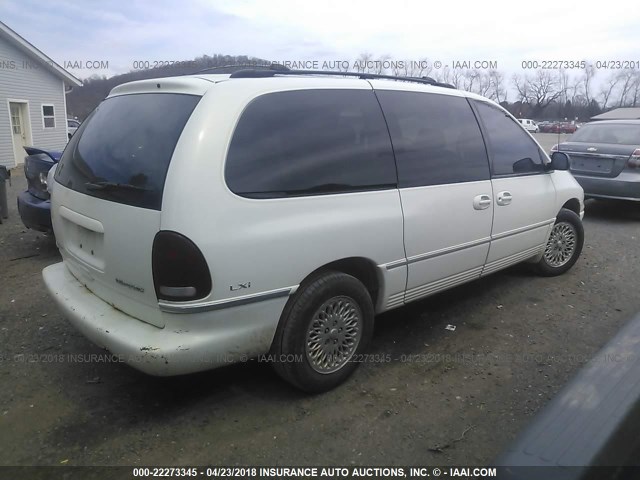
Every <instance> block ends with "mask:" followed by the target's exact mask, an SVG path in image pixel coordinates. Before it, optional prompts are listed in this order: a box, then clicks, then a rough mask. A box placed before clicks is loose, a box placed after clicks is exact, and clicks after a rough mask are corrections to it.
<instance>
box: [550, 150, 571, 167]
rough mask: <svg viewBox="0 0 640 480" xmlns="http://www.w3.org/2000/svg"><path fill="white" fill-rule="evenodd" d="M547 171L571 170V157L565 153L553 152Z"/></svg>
mask: <svg viewBox="0 0 640 480" xmlns="http://www.w3.org/2000/svg"><path fill="white" fill-rule="evenodd" d="M547 167H548V168H547V170H569V155H567V154H566V153H564V152H553V154H552V155H551V163H550V164H549V165H548V166H547Z"/></svg>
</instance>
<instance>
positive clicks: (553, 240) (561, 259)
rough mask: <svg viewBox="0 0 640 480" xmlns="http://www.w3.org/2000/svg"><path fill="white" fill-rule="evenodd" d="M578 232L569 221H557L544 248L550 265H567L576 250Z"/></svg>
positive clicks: (556, 266) (555, 266) (546, 259)
mask: <svg viewBox="0 0 640 480" xmlns="http://www.w3.org/2000/svg"><path fill="white" fill-rule="evenodd" d="M577 241H578V232H577V230H576V227H574V226H573V225H572V224H570V223H569V222H560V223H556V224H555V225H554V226H553V229H552V230H551V235H550V236H549V241H548V242H547V246H546V247H545V249H544V259H545V261H546V262H547V264H548V265H549V266H550V267H554V268H558V267H562V266H563V265H565V264H566V263H567V262H568V261H569V260H571V258H572V257H573V254H574V253H575V251H576V243H577Z"/></svg>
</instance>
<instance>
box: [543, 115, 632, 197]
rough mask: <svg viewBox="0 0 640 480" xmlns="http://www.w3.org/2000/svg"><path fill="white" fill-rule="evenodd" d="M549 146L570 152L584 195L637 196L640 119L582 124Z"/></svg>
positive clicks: (554, 149) (572, 164)
mask: <svg viewBox="0 0 640 480" xmlns="http://www.w3.org/2000/svg"><path fill="white" fill-rule="evenodd" d="M551 150H552V152H555V151H560V152H565V153H567V154H568V155H569V157H570V164H571V172H572V173H573V176H574V177H575V179H576V180H577V181H578V183H580V185H582V188H583V189H584V193H585V196H589V197H599V198H614V199H620V200H633V201H639V200H640V120H602V121H597V122H591V123H588V124H585V125H583V126H582V128H580V130H578V131H577V132H576V133H575V134H574V135H572V136H571V137H570V138H569V141H567V142H563V143H561V144H559V145H555V146H554V147H553V148H552V149H551Z"/></svg>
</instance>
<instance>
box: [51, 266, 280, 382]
mask: <svg viewBox="0 0 640 480" xmlns="http://www.w3.org/2000/svg"><path fill="white" fill-rule="evenodd" d="M42 276H43V278H44V282H45V284H46V286H47V289H48V290H49V293H50V295H51V296H52V297H53V299H54V300H55V302H56V304H57V305H58V307H59V308H60V309H61V311H62V313H63V315H64V316H65V317H66V318H67V319H68V320H69V321H70V322H71V324H73V325H74V326H75V327H76V328H78V330H80V331H81V332H82V333H83V334H84V335H85V336H86V337H88V338H89V339H90V340H91V341H92V342H94V343H95V344H96V345H98V346H100V347H103V348H106V349H108V350H109V351H110V352H112V353H113V354H114V355H116V356H118V357H119V360H121V361H123V362H124V363H127V364H129V365H130V366H132V367H134V368H136V369H138V370H141V371H143V372H145V373H148V374H150V375H157V376H171V375H181V374H186V373H192V372H198V371H202V370H209V369H212V368H216V367H221V366H224V365H229V364H232V363H237V362H244V361H247V360H249V359H250V358H254V357H256V356H258V355H262V354H265V353H267V352H268V351H269V349H270V347H271V343H272V341H273V337H274V335H275V331H276V328H277V325H278V321H279V319H280V315H281V313H282V310H283V309H284V306H285V304H286V302H287V299H288V297H280V298H274V299H269V300H265V301H263V302H259V303H252V304H248V305H242V306H237V307H233V308H227V309H222V310H216V311H212V312H201V313H191V314H171V313H163V315H166V323H165V327H164V328H158V327H154V326H153V325H150V324H148V323H145V322H142V321H140V320H138V319H135V318H133V317H130V316H129V315H127V314H126V313H124V312H122V311H120V310H117V309H115V308H114V307H112V306H111V305H109V304H108V303H106V302H104V301H103V300H101V299H100V298H98V297H97V296H96V295H94V294H93V293H91V291H89V290H88V289H87V288H86V287H85V286H84V285H82V284H81V283H80V282H78V280H77V279H76V278H75V277H74V276H73V275H72V274H71V272H70V271H69V269H67V267H66V266H65V265H64V262H60V263H57V264H54V265H50V266H48V267H46V268H45V269H44V270H43V271H42Z"/></svg>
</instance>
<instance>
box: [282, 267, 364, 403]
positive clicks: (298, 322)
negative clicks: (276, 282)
mask: <svg viewBox="0 0 640 480" xmlns="http://www.w3.org/2000/svg"><path fill="white" fill-rule="evenodd" d="M373 317H374V310H373V303H372V301H371V296H370V295H369V292H368V291H367V289H366V288H365V286H364V285H363V284H362V283H361V282H360V281H359V280H357V279H356V278H355V277H352V276H351V275H347V274H345V273H341V272H327V273H324V274H322V275H320V276H318V277H315V278H314V279H312V280H311V281H310V282H308V283H307V284H306V285H303V286H302V287H301V289H300V291H299V292H298V293H297V294H296V296H295V298H293V299H292V303H291V305H289V306H288V307H287V309H285V312H284V314H283V319H282V325H281V326H280V327H279V328H278V332H277V333H276V338H275V339H274V344H273V353H274V354H275V355H274V357H275V363H274V367H275V370H276V372H277V373H278V374H279V375H280V376H281V377H282V378H284V379H285V380H286V381H288V382H289V383H291V384H293V385H294V386H296V387H298V388H299V389H301V390H304V391H307V392H324V391H327V390H330V389H332V388H334V387H336V386H337V385H339V384H340V383H342V382H343V381H345V380H346V379H347V377H349V375H351V374H352V373H353V371H354V370H355V369H356V367H357V366H358V361H357V360H358V355H360V354H362V352H364V351H366V348H367V346H368V344H369V342H370V340H371V336H372V333H373ZM354 360H355V361H354Z"/></svg>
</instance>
